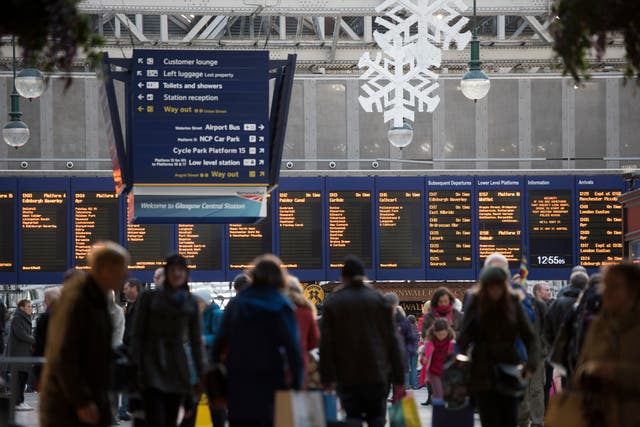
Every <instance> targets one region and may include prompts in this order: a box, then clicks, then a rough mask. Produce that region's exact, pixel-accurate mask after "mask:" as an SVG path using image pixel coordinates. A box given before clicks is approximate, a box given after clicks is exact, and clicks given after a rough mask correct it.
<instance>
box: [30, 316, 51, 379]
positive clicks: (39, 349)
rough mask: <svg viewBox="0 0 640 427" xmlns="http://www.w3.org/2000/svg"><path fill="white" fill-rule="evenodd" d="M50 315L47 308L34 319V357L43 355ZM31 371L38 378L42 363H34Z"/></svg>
mask: <svg viewBox="0 0 640 427" xmlns="http://www.w3.org/2000/svg"><path fill="white" fill-rule="evenodd" d="M50 317H51V312H50V311H49V310H47V311H45V312H44V313H42V314H41V315H40V316H39V317H38V320H37V321H36V332H35V339H36V342H35V344H34V345H33V356H34V357H43V356H44V349H45V346H46V344H47V328H48V327H49V318H50ZM33 373H34V374H35V376H36V379H38V380H40V375H41V374H42V365H39V364H38V365H35V366H34V367H33Z"/></svg>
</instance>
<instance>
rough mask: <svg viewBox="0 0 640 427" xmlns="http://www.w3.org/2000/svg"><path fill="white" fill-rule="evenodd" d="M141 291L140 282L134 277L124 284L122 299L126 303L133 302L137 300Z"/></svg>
mask: <svg viewBox="0 0 640 427" xmlns="http://www.w3.org/2000/svg"><path fill="white" fill-rule="evenodd" d="M141 290H142V282H141V281H140V280H138V279H136V278H134V277H131V278H129V279H128V280H127V281H126V282H124V290H123V292H124V297H125V298H126V299H127V301H128V302H134V301H135V300H137V299H138V294H139V293H140V291H141Z"/></svg>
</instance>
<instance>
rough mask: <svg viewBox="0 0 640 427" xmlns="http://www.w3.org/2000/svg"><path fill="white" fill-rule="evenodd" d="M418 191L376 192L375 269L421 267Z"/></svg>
mask: <svg viewBox="0 0 640 427" xmlns="http://www.w3.org/2000/svg"><path fill="white" fill-rule="evenodd" d="M421 199H422V195H421V192H420V191H408V190H401V191H397V190H393V191H379V192H378V227H379V230H378V231H379V237H378V239H379V248H380V259H379V261H378V266H379V268H384V269H418V268H422V259H421V258H422V247H421V246H422V244H423V240H424V236H423V235H422V224H421V223H422V213H421V211H422V200H421Z"/></svg>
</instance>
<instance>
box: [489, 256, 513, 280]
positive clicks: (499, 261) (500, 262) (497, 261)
mask: <svg viewBox="0 0 640 427" xmlns="http://www.w3.org/2000/svg"><path fill="white" fill-rule="evenodd" d="M484 267H485V268H487V267H500V268H502V269H503V270H504V271H505V273H507V276H510V275H511V273H510V272H509V260H508V259H507V257H505V256H504V255H502V254H501V253H499V252H494V253H492V254H491V255H489V256H488V257H486V258H485V260H484Z"/></svg>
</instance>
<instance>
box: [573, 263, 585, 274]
mask: <svg viewBox="0 0 640 427" xmlns="http://www.w3.org/2000/svg"><path fill="white" fill-rule="evenodd" d="M576 271H582V272H583V273H585V274H586V273H587V269H586V268H584V267H583V266H581V265H576V266H575V267H573V268H572V269H571V273H575V272H576Z"/></svg>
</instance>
